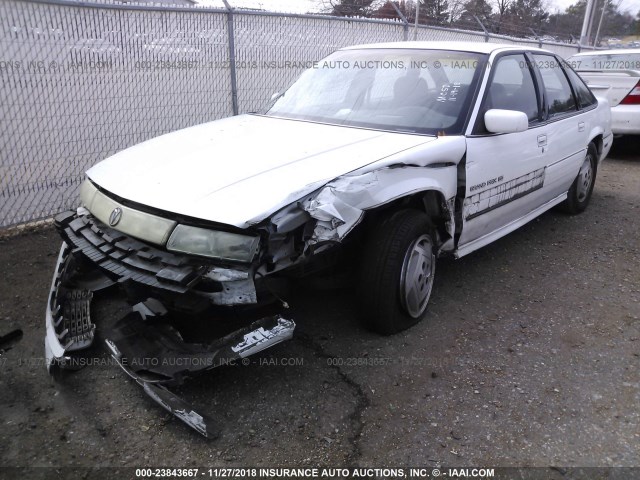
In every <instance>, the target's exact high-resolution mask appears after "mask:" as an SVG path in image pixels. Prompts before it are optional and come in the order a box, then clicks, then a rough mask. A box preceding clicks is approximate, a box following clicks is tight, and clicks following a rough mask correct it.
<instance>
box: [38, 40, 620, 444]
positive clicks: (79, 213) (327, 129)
mask: <svg viewBox="0 0 640 480" xmlns="http://www.w3.org/2000/svg"><path fill="white" fill-rule="evenodd" d="M612 138H613V135H612V133H611V129H610V109H609V105H608V102H607V101H606V100H598V99H596V98H595V97H594V96H593V94H592V93H591V91H590V90H589V89H588V88H587V86H586V85H585V84H584V82H583V81H582V80H581V79H580V77H579V76H578V75H577V74H576V73H575V72H574V71H573V70H571V68H569V67H568V66H567V65H566V64H564V63H563V62H562V60H561V59H560V58H559V57H558V56H557V55H554V54H553V53H551V52H548V51H545V50H541V49H534V48H523V47H519V46H505V45H496V44H490V43H448V42H429V43H420V42H408V43H387V44H377V45H365V46H359V47H350V48H344V49H341V50H339V51H337V52H335V53H334V54H332V55H331V56H329V57H328V58H326V59H324V60H321V61H319V62H317V64H316V65H315V66H314V67H313V68H310V69H309V70H307V71H306V72H304V73H303V74H302V75H301V76H300V78H299V79H298V80H297V81H296V82H295V83H294V84H293V85H292V86H291V87H290V88H289V89H288V90H286V91H285V92H283V93H281V94H276V95H274V96H273V98H272V102H271V104H270V105H269V106H268V107H267V108H266V109H265V110H264V111H263V112H262V113H259V114H249V115H239V116H236V117H232V118H226V119H222V120H217V121H213V122H209V123H205V124H202V125H197V126H194V127H191V128H187V129H184V130H181V131H177V132H173V133H169V134H166V135H163V136H161V137H158V138H155V139H152V140H149V141H147V142H144V143H142V144H140V145H136V146H134V147H131V148H129V149H127V150H124V151H122V152H119V153H117V154H115V155H113V156H112V157H110V158H108V159H106V160H104V161H102V162H101V163H99V164H97V165H95V166H94V167H93V168H91V169H90V170H89V171H88V172H87V177H88V178H87V179H86V181H85V182H84V184H83V185H82V187H81V192H80V197H81V205H80V207H79V208H78V209H77V210H74V211H69V212H65V213H62V214H59V215H58V216H57V217H56V226H57V228H58V230H59V232H60V234H61V236H62V238H63V241H64V243H63V246H62V248H61V251H60V256H59V260H58V264H57V266H56V269H55V273H54V279H53V283H52V287H51V292H50V295H49V303H48V308H47V313H46V328H47V335H46V340H45V345H46V355H47V360H48V362H47V363H48V366H49V367H50V368H51V367H65V366H69V365H71V366H73V364H74V358H75V355H76V351H77V350H81V349H83V348H87V347H88V346H89V345H90V344H91V342H92V341H93V338H94V330H95V329H96V324H98V325H99V324H100V320H99V319H98V321H97V322H96V324H94V323H93V322H94V321H95V320H96V318H95V317H94V316H90V315H89V303H90V301H91V298H92V295H93V293H94V292H97V291H98V290H99V289H102V288H107V287H113V289H117V290H119V291H120V292H122V293H125V294H127V296H128V299H129V300H130V302H131V304H134V305H135V306H134V307H133V311H131V312H130V313H129V314H128V315H127V316H126V317H124V318H123V319H121V320H120V321H119V322H118V323H117V324H116V325H115V326H113V327H112V328H111V329H109V328H108V326H107V325H105V324H102V325H103V326H100V325H99V326H100V328H104V330H103V331H102V338H104V339H105V342H106V343H107V346H108V348H109V350H110V351H111V353H112V355H113V357H114V358H115V359H116V360H117V361H118V362H119V363H120V364H121V366H122V368H123V369H124V370H126V371H127V373H128V374H129V375H131V377H133V378H135V379H136V380H137V381H138V382H139V383H140V384H141V385H142V386H143V387H144V389H145V391H146V392H147V393H148V394H149V395H150V396H151V397H152V398H153V399H154V400H156V401H158V402H159V403H160V404H161V405H163V406H164V407H165V408H167V409H168V410H170V411H172V412H173V413H174V414H175V415H177V416H178V417H180V418H181V419H182V420H184V421H185V422H187V423H188V424H189V425H191V426H192V427H193V428H195V429H196V430H198V431H199V432H201V433H202V434H204V435H211V434H212V433H213V432H211V429H210V426H209V423H208V422H207V421H206V420H204V417H202V416H201V415H199V414H196V413H195V412H193V411H192V409H191V408H190V407H189V406H188V405H187V404H185V402H184V401H182V400H180V399H178V398H177V397H176V396H175V395H173V394H172V393H170V392H169V391H168V390H167V389H166V387H167V386H171V385H176V384H180V383H182V382H183V381H184V380H185V379H186V378H188V377H190V376H193V375H195V374H197V373H200V372H202V371H205V370H208V369H211V368H213V367H216V366H218V365H221V364H226V363H227V362H231V361H235V360H238V359H241V358H242V359H244V358H245V357H247V356H249V355H252V354H254V353H256V352H259V351H261V350H263V349H265V348H267V347H270V346H272V345H274V344H275V343H278V342H281V341H283V340H286V339H288V338H291V336H292V335H293V330H294V327H295V324H294V322H293V321H292V320H290V319H285V318H283V317H282V316H281V314H282V315H285V312H286V308H287V303H286V302H285V301H284V298H286V297H283V296H282V294H281V293H280V294H279V293H278V292H276V291H275V290H276V288H277V286H278V284H279V283H282V281H283V280H287V279H289V280H291V279H294V281H302V280H297V279H299V278H302V277H304V276H305V275H309V274H313V273H314V272H317V271H319V270H320V269H322V268H326V267H327V266H331V265H333V266H337V267H341V268H345V269H346V270H347V273H349V271H351V272H353V276H352V277H351V278H352V285H353V286H354V288H355V290H356V292H355V293H356V295H354V296H355V297H356V298H358V300H359V305H360V308H359V313H360V314H361V317H362V320H363V322H364V323H365V324H366V325H367V326H368V327H369V328H370V329H372V330H375V331H377V332H379V333H382V334H392V333H396V332H399V331H401V330H404V329H406V328H409V327H410V326H412V325H414V324H415V323H417V322H419V321H420V320H422V319H423V318H425V316H426V315H427V313H428V310H427V305H428V302H429V297H430V295H431V289H432V287H433V282H434V275H435V272H436V268H435V267H436V261H437V259H438V257H441V256H443V255H451V256H453V257H456V258H458V257H462V256H464V255H467V254H469V253H471V252H473V251H475V250H477V249H479V248H481V247H483V246H485V245H487V244H489V243H491V242H493V241H495V240H497V239H499V238H500V237H502V236H504V235H506V234H508V233H509V232H512V231H514V230H515V229H517V228H519V227H520V226H522V225H524V224H525V223H527V222H529V221H531V220H533V219H534V218H536V217H537V216H538V215H541V214H542V213H543V212H545V211H547V210H549V209H550V208H552V207H554V206H560V207H562V208H563V209H564V210H565V211H567V212H568V213H573V214H577V213H580V212H582V211H583V210H584V209H585V208H586V207H587V205H588V203H589V200H590V198H591V194H592V191H593V187H594V184H595V179H596V173H597V170H598V166H599V164H600V161H601V160H603V159H604V158H605V157H606V155H607V153H608V152H609V149H610V148H611V143H612ZM587 230H588V226H587V225H585V231H587ZM550 240H552V239H551V238H550ZM349 267H350V268H351V270H349ZM274 300H277V302H276V303H275V304H276V305H278V303H281V305H282V309H279V311H278V312H276V313H275V314H274V312H273V311H272V310H269V309H272V307H273V306H274ZM267 312H270V313H269V314H267ZM241 313H242V314H249V313H251V315H250V316H251V317H252V318H251V319H250V320H251V322H252V323H251V324H247V323H246V322H245V320H247V319H246V318H245V319H243V318H241V315H240V314H241ZM267 315H268V316H267ZM286 315H287V316H288V314H286ZM245 316H246V315H245ZM256 318H257V320H256ZM104 320H108V319H104ZM225 321H226V322H231V323H230V325H232V326H233V328H234V329H235V330H234V331H232V332H226V333H225V334H224V335H223V336H218V337H215V338H213V337H211V336H210V335H209V333H208V332H209V331H210V330H211V328H212V327H215V326H216V325H224V324H225V323H224V322H225ZM185 323H186V324H187V325H185ZM227 325H229V323H227ZM197 326H202V328H198V329H197V332H196V334H195V335H194V334H193V330H194V329H196V327H197ZM190 332H191V333H190ZM137 359H140V361H137ZM149 360H151V362H149Z"/></svg>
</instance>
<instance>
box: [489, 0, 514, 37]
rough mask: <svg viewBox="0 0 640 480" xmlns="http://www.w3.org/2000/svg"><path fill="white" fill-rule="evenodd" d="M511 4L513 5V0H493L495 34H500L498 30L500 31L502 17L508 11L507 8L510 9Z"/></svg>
mask: <svg viewBox="0 0 640 480" xmlns="http://www.w3.org/2000/svg"><path fill="white" fill-rule="evenodd" d="M512 3H513V0H494V2H493V5H494V6H495V8H496V13H495V15H494V17H495V20H496V21H495V23H494V25H495V26H494V31H495V33H500V30H501V29H502V21H503V19H504V16H505V15H506V13H507V12H508V11H509V8H511V4H512Z"/></svg>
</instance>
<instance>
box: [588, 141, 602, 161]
mask: <svg viewBox="0 0 640 480" xmlns="http://www.w3.org/2000/svg"><path fill="white" fill-rule="evenodd" d="M589 143H593V144H594V145H595V146H596V151H597V152H598V158H600V155H602V148H603V147H602V144H603V138H602V135H596V136H595V137H593V138H592V139H591V142H589Z"/></svg>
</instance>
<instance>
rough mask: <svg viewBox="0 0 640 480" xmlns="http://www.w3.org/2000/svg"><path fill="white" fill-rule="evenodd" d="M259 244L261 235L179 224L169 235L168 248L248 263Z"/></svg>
mask: <svg viewBox="0 0 640 480" xmlns="http://www.w3.org/2000/svg"><path fill="white" fill-rule="evenodd" d="M259 244H260V237H252V236H249V235H241V234H238V233H230V232H222V231H219V230H209V229H206V228H199V227H190V226H188V225H178V226H177V227H176V228H175V229H174V230H173V233H172V234H171V236H170V237H169V241H168V242H167V250H172V251H174V252H182V253H190V254H192V255H201V256H203V257H211V258H217V259H220V260H231V261H236V262H247V263H248V262H251V260H253V257H255V255H256V252H257V251H258V246H259Z"/></svg>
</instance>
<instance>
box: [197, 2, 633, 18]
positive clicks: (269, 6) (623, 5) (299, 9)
mask: <svg viewBox="0 0 640 480" xmlns="http://www.w3.org/2000/svg"><path fill="white" fill-rule="evenodd" d="M227 1H228V2H229V3H230V4H231V6H232V7H246V8H260V9H263V10H272V11H276V12H289V13H306V12H314V11H318V10H319V9H320V8H321V6H322V3H323V2H322V0H227ZM545 1H546V3H547V4H548V5H549V10H551V11H552V12H553V11H556V10H559V11H561V12H563V11H564V10H565V9H566V8H567V7H568V6H569V5H571V4H573V3H576V1H577V0H545ZM613 1H614V2H618V1H619V2H620V9H621V10H627V11H629V12H630V13H631V14H632V15H635V14H636V13H638V11H640V0H613ZM198 3H199V4H200V5H207V6H214V7H220V8H223V4H222V0H198Z"/></svg>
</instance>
